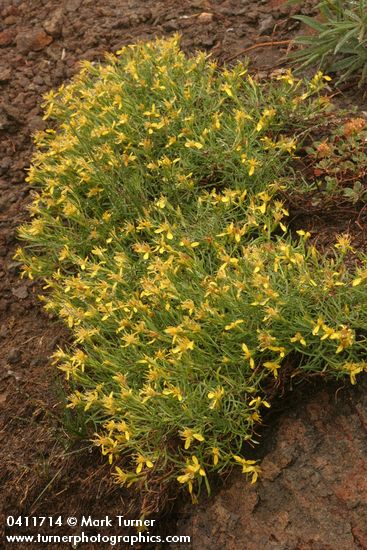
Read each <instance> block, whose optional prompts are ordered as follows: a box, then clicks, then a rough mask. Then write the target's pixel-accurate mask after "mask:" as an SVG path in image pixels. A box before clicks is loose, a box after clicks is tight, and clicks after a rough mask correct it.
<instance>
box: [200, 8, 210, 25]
mask: <svg viewBox="0 0 367 550" xmlns="http://www.w3.org/2000/svg"><path fill="white" fill-rule="evenodd" d="M213 19H214V14H212V13H208V12H205V11H203V13H201V14H200V15H199V17H198V23H201V24H202V25H207V24H208V23H211V22H212V21H213Z"/></svg>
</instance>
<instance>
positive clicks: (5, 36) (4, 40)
mask: <svg viewBox="0 0 367 550" xmlns="http://www.w3.org/2000/svg"><path fill="white" fill-rule="evenodd" d="M13 40H14V32H13V31H8V30H7V31H2V32H0V48H5V47H6V46H10V44H11V43H12V42H13Z"/></svg>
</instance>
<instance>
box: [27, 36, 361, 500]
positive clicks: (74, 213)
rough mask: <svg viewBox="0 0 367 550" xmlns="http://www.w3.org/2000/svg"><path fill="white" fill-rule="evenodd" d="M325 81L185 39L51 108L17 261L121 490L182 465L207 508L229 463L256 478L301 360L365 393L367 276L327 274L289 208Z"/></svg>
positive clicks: (86, 76)
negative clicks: (56, 335) (277, 407)
mask: <svg viewBox="0 0 367 550" xmlns="http://www.w3.org/2000/svg"><path fill="white" fill-rule="evenodd" d="M321 86H322V81H321V80H320V79H319V80H318V81H317V82H316V81H315V80H314V81H311V83H310V84H307V83H302V82H300V81H299V80H296V79H295V78H293V76H291V75H290V74H288V77H287V78H286V79H276V78H275V79H274V80H273V81H271V82H269V83H267V84H266V85H264V84H260V83H258V82H256V81H254V79H253V78H252V77H251V76H250V75H248V73H247V70H246V67H245V66H244V65H242V64H238V65H237V66H236V67H235V68H234V69H232V70H231V71H222V72H221V71H219V70H218V69H217V68H216V66H215V64H214V63H210V62H209V61H208V59H207V58H206V57H205V55H204V54H199V55H197V56H196V57H193V58H189V59H188V58H186V57H185V56H184V55H183V53H181V52H180V50H179V47H178V41H177V38H176V37H175V38H173V39H171V40H168V41H164V40H157V41H155V42H152V43H148V44H141V45H137V46H129V47H126V48H124V49H123V50H121V51H120V52H117V55H116V56H114V55H108V58H107V63H106V64H104V65H94V64H90V63H84V65H83V67H82V69H81V71H80V73H79V75H78V76H77V77H76V78H74V80H73V81H72V82H71V83H70V84H68V85H67V86H65V87H62V88H60V89H59V90H58V91H56V92H51V93H49V94H48V95H47V97H46V101H45V118H46V119H48V118H50V119H52V120H56V121H57V122H58V129H57V130H53V129H51V128H50V129H47V130H46V131H44V132H41V133H39V134H37V135H36V144H37V153H36V155H35V157H34V159H33V164H32V166H31V168H30V171H29V177H28V180H29V183H30V184H31V185H32V186H33V188H34V189H35V192H34V197H33V203H32V205H31V214H32V220H31V221H30V222H29V223H27V224H25V225H24V226H23V227H22V228H21V229H20V236H21V237H22V238H23V239H24V240H25V241H26V244H25V247H24V249H19V250H18V253H17V257H18V259H20V260H21V261H22V262H23V264H24V273H26V274H27V275H28V276H30V277H42V278H43V280H44V281H45V286H44V288H45V295H44V297H43V300H44V301H45V308H46V310H47V311H50V312H53V313H56V314H57V315H58V316H59V317H61V318H62V319H63V320H64V321H65V323H66V324H67V326H68V327H69V329H70V331H71V334H72V337H73V342H72V344H71V346H70V347H69V349H63V350H62V349H59V350H58V351H57V352H56V353H55V354H54V360H55V363H56V364H57V365H58V368H59V369H61V370H62V371H63V372H64V373H65V375H66V378H67V379H68V381H69V384H70V385H71V387H72V390H71V392H72V393H71V395H70V396H69V404H68V407H69V408H71V409H78V410H79V411H81V414H82V415H83V416H84V418H85V421H86V423H87V422H89V423H90V422H92V423H93V426H94V428H93V431H94V432H95V433H94V435H93V436H92V438H93V441H94V443H95V445H97V446H98V447H99V448H100V449H101V452H102V454H103V455H104V456H106V457H107V458H108V460H109V462H110V463H111V464H113V465H115V466H116V470H115V477H116V479H117V481H118V482H120V483H125V484H127V485H130V484H131V483H134V482H136V481H139V480H145V479H147V478H148V477H149V476H152V475H154V474H156V473H160V475H162V472H165V471H167V470H169V471H170V472H173V473H172V474H171V475H174V476H175V477H176V478H177V480H178V482H179V483H180V484H181V485H183V486H186V487H187V488H188V490H189V492H190V493H191V494H192V495H193V497H194V494H195V492H196V491H197V490H198V489H200V485H201V484H202V483H203V482H204V483H205V484H206V486H207V488H208V489H209V482H208V474H209V473H210V472H212V471H217V472H223V471H224V470H226V469H228V468H230V467H231V465H240V466H242V471H243V473H244V474H245V475H246V476H248V477H249V478H250V479H251V481H252V482H255V481H256V479H257V476H258V473H259V467H258V466H257V465H256V464H255V462H254V461H252V460H247V459H246V458H244V457H242V455H241V453H242V452H243V446H244V443H245V442H247V443H248V444H250V445H251V444H252V445H253V444H255V443H256V436H255V429H256V427H257V426H259V424H260V423H261V421H262V414H263V412H264V410H266V409H267V408H269V407H270V403H269V402H268V401H267V399H266V388H268V387H269V384H270V385H273V386H274V385H277V384H279V383H280V380H283V379H284V377H285V376H286V374H285V373H283V371H284V370H285V369H284V365H285V362H286V361H288V360H289V358H290V357H293V358H294V357H297V361H295V362H294V368H293V371H292V373H293V375H294V376H295V375H296V374H297V373H298V374H301V373H305V372H307V371H313V372H325V373H330V374H334V375H335V376H344V375H348V376H350V379H351V381H352V383H354V382H355V380H356V375H357V374H358V373H360V372H361V371H362V370H366V365H367V363H366V362H365V354H366V352H365V349H366V347H365V344H366V336H365V335H366V334H367V333H366V329H367V319H366V316H365V311H364V305H363V299H362V296H363V294H364V292H365V290H364V288H365V283H366V282H367V276H366V273H367V266H366V263H364V264H363V266H364V267H363V266H362V267H361V268H360V271H359V272H358V274H357V275H351V274H349V273H348V272H347V270H346V269H345V267H344V266H343V262H342V258H343V252H342V251H340V250H339V249H338V248H337V247H336V248H335V258H331V259H322V258H321V257H320V256H319V255H318V253H317V251H316V250H315V249H314V248H312V247H309V246H308V245H307V236H308V235H307V234H306V233H305V232H302V231H300V232H299V235H296V238H294V237H292V236H291V235H289V231H288V226H287V218H288V212H287V209H286V207H285V205H284V203H283V202H282V200H281V198H280V195H281V194H280V191H282V193H284V192H286V190H287V189H288V188H289V187H291V186H292V185H295V182H296V175H295V174H294V172H293V171H291V170H289V169H288V167H289V164H290V162H291V161H292V158H293V156H294V155H295V154H296V151H297V146H298V142H299V141H300V140H301V136H302V135H303V134H304V129H305V126H306V127H307V125H312V124H313V122H314V121H315V119H316V118H317V117H318V118H320V117H322V116H323V112H324V110H325V108H327V101H326V100H325V98H323V97H322V96H321V95H320V90H321ZM339 244H340V243H339ZM361 265H362V264H361ZM89 425H90V424H89ZM120 457H129V458H130V466H129V467H128V468H129V469H127V470H124V469H122V468H121V467H120V466H121V465H122V464H120V463H119V462H118V461H119V458H120Z"/></svg>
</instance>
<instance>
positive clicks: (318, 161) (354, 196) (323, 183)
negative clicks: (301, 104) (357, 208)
mask: <svg viewBox="0 0 367 550" xmlns="http://www.w3.org/2000/svg"><path fill="white" fill-rule="evenodd" d="M319 133H320V135H319V139H318V140H317V141H313V142H312V144H311V145H310V146H306V147H305V148H304V150H305V152H306V153H307V156H306V157H304V158H303V163H304V164H305V166H306V172H307V178H306V179H305V181H304V182H303V184H301V185H299V186H298V189H297V191H298V192H299V191H301V192H310V193H311V194H312V203H313V204H314V205H316V204H326V203H331V202H334V203H335V202H340V200H341V199H343V197H344V198H347V199H348V200H349V201H351V202H352V203H354V204H355V203H358V202H363V203H364V202H365V201H366V199H367V189H366V179H367V157H366V142H367V121H366V119H365V118H362V117H354V118H349V117H348V118H347V119H345V120H344V121H343V120H342V119H336V120H335V121H334V123H333V124H331V121H329V124H328V125H327V126H326V128H324V129H322V128H320V129H319Z"/></svg>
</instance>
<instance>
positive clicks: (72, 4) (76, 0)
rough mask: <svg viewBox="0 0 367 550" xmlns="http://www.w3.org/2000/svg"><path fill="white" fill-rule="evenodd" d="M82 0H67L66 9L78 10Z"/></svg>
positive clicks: (68, 10)
mask: <svg viewBox="0 0 367 550" xmlns="http://www.w3.org/2000/svg"><path fill="white" fill-rule="evenodd" d="M81 3H82V0H67V2H66V5H65V11H67V12H70V11H77V10H78V9H79V8H80V5H81Z"/></svg>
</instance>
